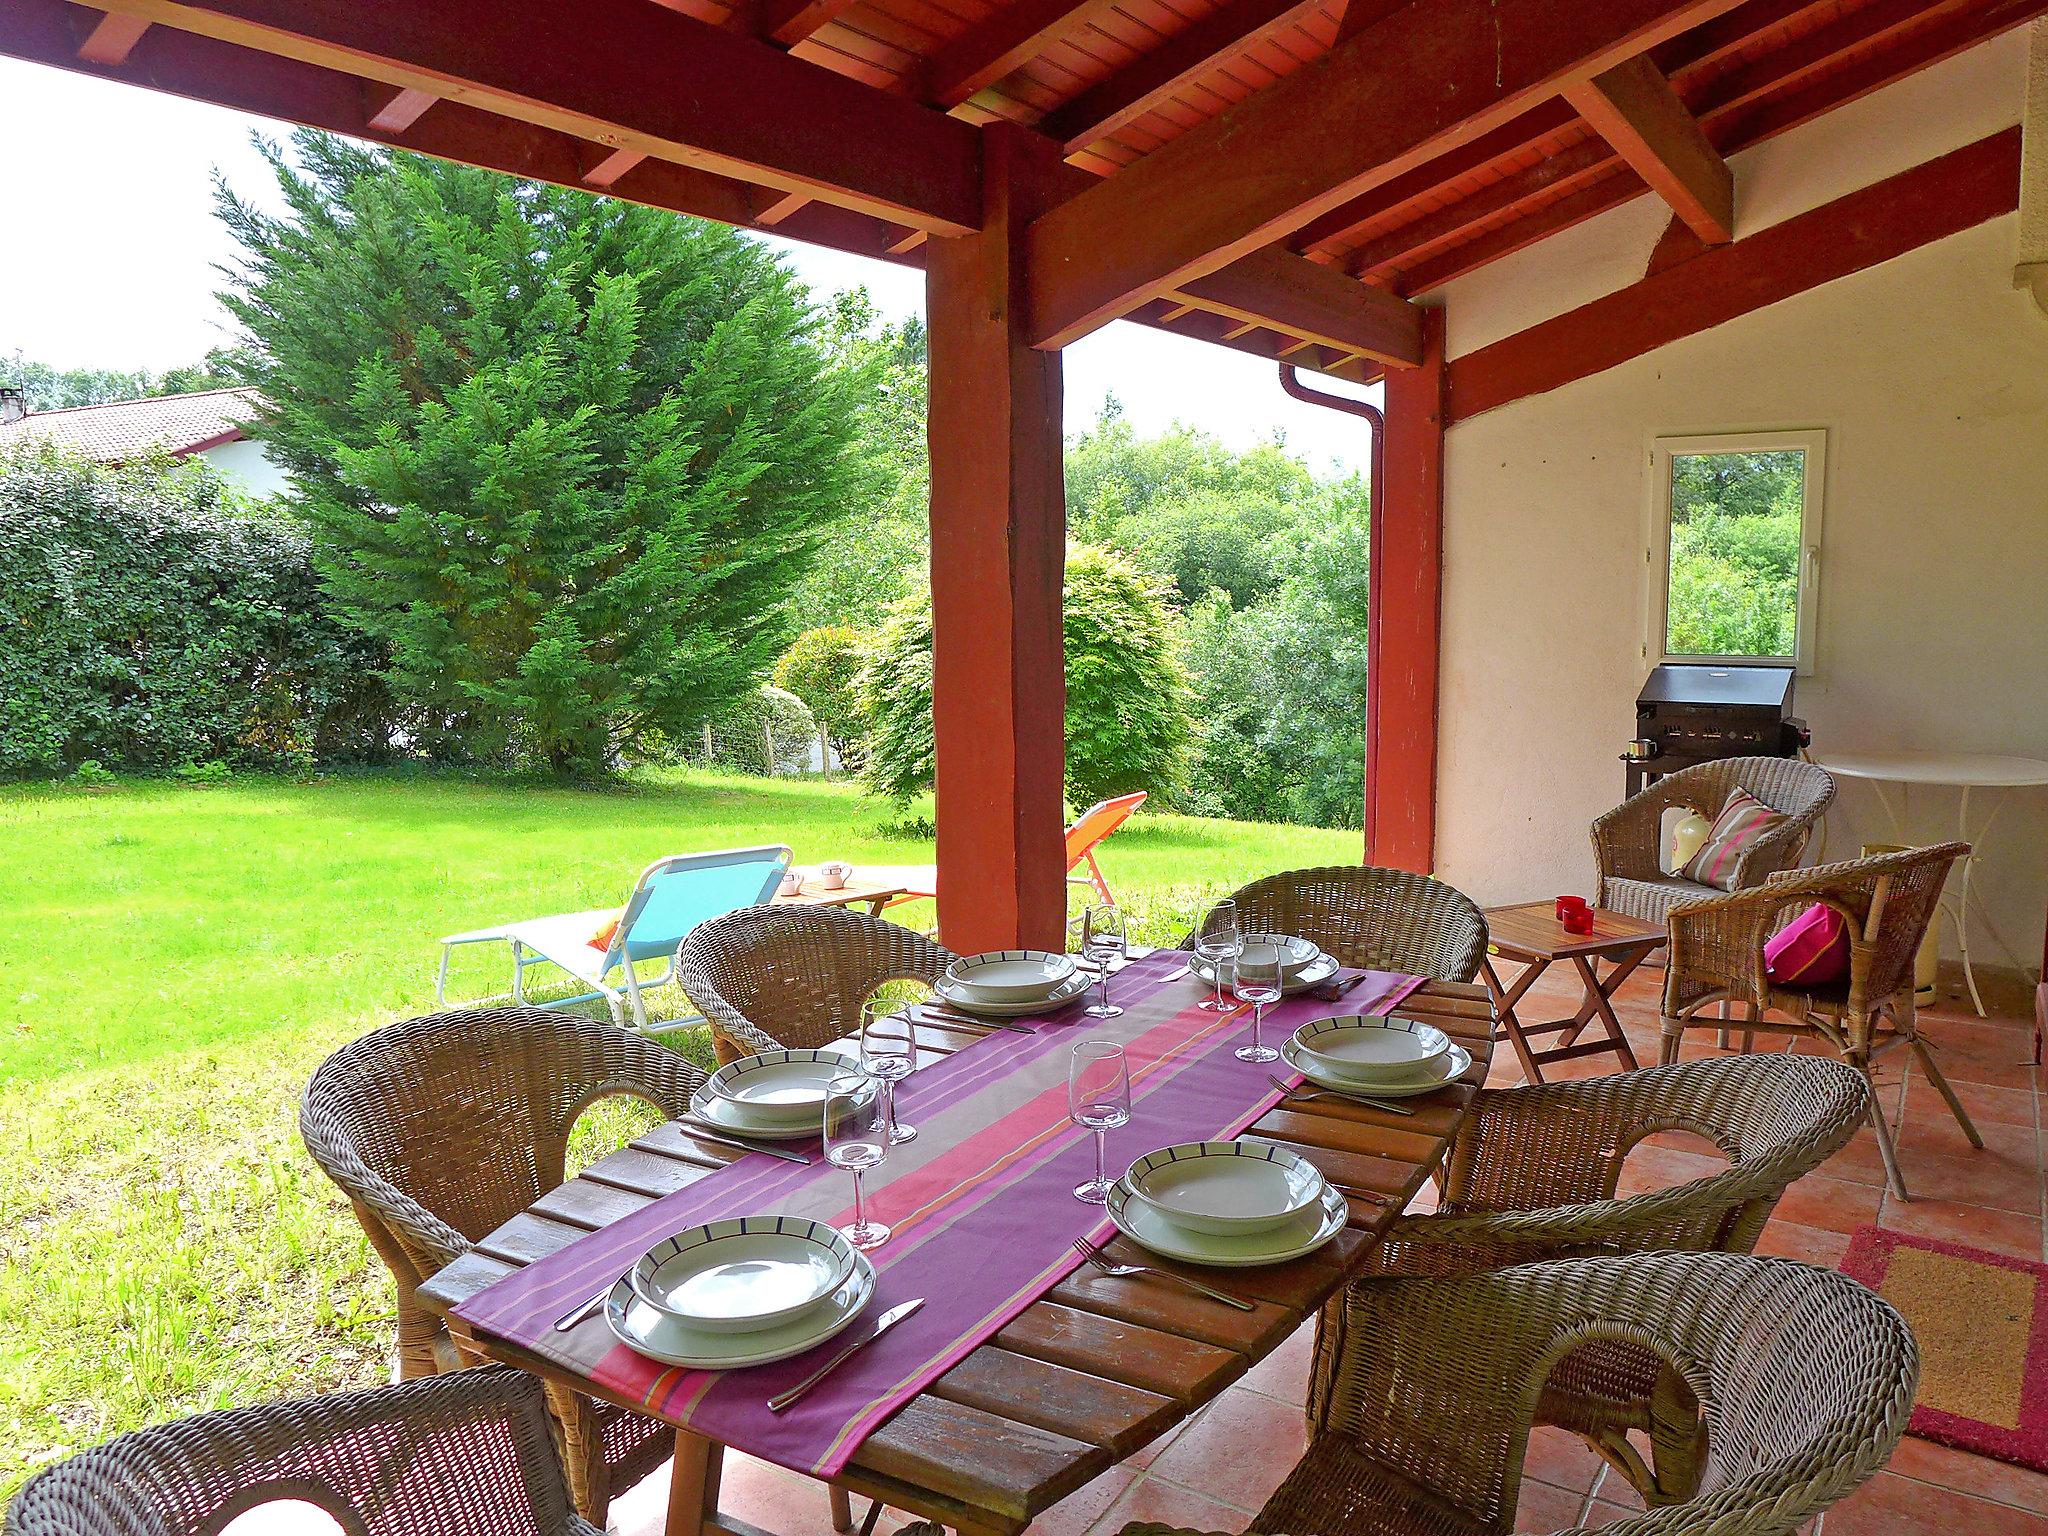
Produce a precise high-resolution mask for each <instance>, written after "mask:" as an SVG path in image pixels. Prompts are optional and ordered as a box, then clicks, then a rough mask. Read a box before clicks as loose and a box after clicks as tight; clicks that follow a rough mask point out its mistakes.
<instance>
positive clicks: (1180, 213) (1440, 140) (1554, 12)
mask: <svg viewBox="0 0 2048 1536" xmlns="http://www.w3.org/2000/svg"><path fill="white" fill-rule="evenodd" d="M1735 3H1736V0H1582V3H1580V4H1578V5H1575V6H1573V7H1571V8H1570V9H1568V10H1561V9H1560V8H1559V7H1558V6H1557V5H1555V4H1554V3H1551V0H1418V3H1415V4H1411V5H1409V6H1407V7H1405V8H1403V9H1402V10H1400V11H1397V12H1395V13H1394V14H1393V15H1392V16H1390V17H1388V18H1387V19H1386V20H1384V21H1382V22H1380V23H1379V24H1378V25H1377V26H1373V27H1368V28H1367V29H1365V30H1364V31H1362V32H1360V33H1359V34H1358V35H1357V36H1355V37H1353V38H1352V39H1351V40H1350V41H1349V42H1347V43H1345V44H1344V45H1342V46H1341V47H1339V48H1336V49H1334V50H1333V51H1331V52H1330V53H1328V54H1326V55H1324V56H1323V57H1322V58H1320V59H1318V60H1316V61H1314V62H1313V63H1311V64H1308V65H1306V66H1304V67H1303V68H1301V69H1299V70H1297V71H1295V72H1294V73H1293V74H1290V75H1288V76H1286V77H1285V78H1283V79H1281V80H1279V81H1278V82H1276V83H1275V84H1273V85H1271V86H1269V87H1267V88H1266V89H1265V90H1263V91H1260V92H1258V93H1257V94H1256V95H1254V96H1252V97H1250V98H1248V99H1247V100H1245V101H1244V102H1242V103H1240V104H1239V105H1238V106H1236V107H1233V108H1232V109H1231V110H1229V111H1228V112H1225V113H1224V114H1222V115H1221V116H1220V117H1215V118H1211V119H1210V120H1209V121H1207V122H1205V123H1203V124H1201V125H1200V126H1198V127H1196V128H1192V129H1190V130H1189V131H1188V132H1186V133H1184V134H1182V135H1180V136H1179V137H1178V138H1176V139H1173V140H1172V141H1170V142H1169V143H1168V144H1166V145H1165V146H1164V147H1163V148H1161V149H1159V150H1158V151H1156V152H1155V153H1153V154H1151V155H1149V156H1147V157H1146V158H1145V159H1143V160H1140V161H1138V162H1137V163H1136V164H1135V165H1132V166H1129V167H1127V168H1126V169H1124V170H1122V171H1120V172H1118V173H1117V174H1116V175H1115V176H1112V177H1110V178H1108V179H1107V180H1105V181H1103V182H1102V183H1101V184H1100V185H1099V186H1096V187H1092V188H1090V189H1089V190H1088V191H1086V192H1084V193H1082V194H1081V195H1080V196H1079V197H1076V198H1073V199H1072V200H1070V201H1068V202H1066V203H1063V204H1061V205H1060V206H1059V207H1057V208H1055V209H1053V210H1052V211H1051V212H1050V213H1048V214H1046V215H1045V216H1044V217H1043V218H1041V219H1039V220H1038V221H1037V222H1036V223H1035V224H1034V225H1033V226H1032V230H1031V263H1030V266H1031V273H1032V284H1033V286H1032V294H1031V308H1032V321H1031V325H1032V330H1033V333H1034V337H1035V340H1036V341H1037V343H1038V344H1039V345H1040V346H1061V345H1064V344H1066V343H1067V342H1070V341H1072V340H1074V339H1076V338H1077V337H1080V336H1083V335H1086V334H1087V333H1088V332H1089V331H1091V330H1093V329H1095V328H1096V327H1098V326H1100V325H1102V324H1103V323H1105V322H1106V321H1109V320H1112V319H1114V318H1116V316H1118V315H1120V314H1122V313H1124V312H1125V311H1126V310H1129V309H1131V308H1133V307H1134V306H1135V305H1136V304H1138V303H1139V302H1140V301H1142V300H1143V299H1146V298H1149V297H1151V296H1153V295H1154V294H1157V293H1160V292H1163V291H1165V290H1167V289H1170V288H1174V287H1178V286H1181V285H1184V284H1185V283H1186V282H1187V281H1189V280H1190V279H1191V278H1195V277H1199V276H1202V275H1203V274H1205V273H1208V272H1213V271H1214V270H1216V269H1217V268H1218V267H1221V266H1227V265H1228V264H1229V263H1230V262H1232V261H1235V260H1236V259H1237V258H1238V257H1240V256H1243V255H1246V254H1248V253H1249V252H1251V251H1253V250H1256V249H1258V248H1259V247H1260V246H1262V245H1266V244H1269V243H1271V242H1272V241H1274V240H1278V239H1280V238H1282V237H1284V236H1286V235H1288V234H1289V233H1291V232H1292V231H1294V230H1296V229H1298V228H1300V227H1301V226H1302V225H1304V224H1306V223H1308V222H1310V221H1311V220H1313V219H1314V218H1316V217H1317V216H1318V215H1320V214H1323V213H1326V212H1328V211H1330V210H1331V209H1333V208H1336V207H1338V206H1340V205H1341V204H1343V203H1344V202H1346V201H1347V200H1348V199H1350V198H1352V197H1354V196H1356V195H1357V194H1358V193H1359V192H1362V191H1364V190H1365V189H1366V188H1368V187H1371V186H1375V185H1377V184H1379V183H1380V182H1384V181H1387V180H1389V179H1391V178H1392V177H1394V176H1397V175H1399V174H1400V173H1401V172H1402V171H1404V170H1407V169H1409V168H1411V167H1412V166H1415V165H1419V164H1421V163H1422V162H1423V161H1424V160H1427V159H1429V158H1430V157H1431V156H1433V155H1435V154H1440V153H1441V152H1442V151H1443V150H1445V149H1446V148H1450V147H1452V146H1455V145H1456V144H1458V143H1460V142H1463V141H1464V140H1466V139H1469V138H1473V137H1476V136H1478V135H1479V134H1482V133H1484V132H1486V131H1487V130H1489V129H1491V128H1495V127H1498V126H1499V125H1500V124H1502V123H1505V122H1507V121H1509V120H1510V119H1512V118H1514V117H1515V116H1517V115H1519V114H1520V113H1521V112H1523V111H1525V110H1527V109H1528V108H1529V107H1530V106H1532V105H1533V104H1535V103H1536V102H1538V101H1541V100H1542V99H1544V98H1545V97H1546V96H1549V95H1551V94H1553V93H1554V92H1555V91H1556V89H1557V88H1558V86H1559V85H1560V84H1562V83H1563V82H1564V81H1565V80H1567V79H1570V78H1574V77H1577V76H1579V75H1584V74H1591V73H1597V72H1599V71H1601V70H1604V69H1608V68H1610V67H1612V66H1613V65H1615V64H1618V63H1620V62H1621V61H1622V60H1624V59H1627V58H1630V57H1632V56H1634V55H1635V54H1637V53H1640V52H1642V51H1644V50H1645V49H1647V48H1649V47H1651V46H1652V45H1654V44H1655V43H1657V42H1659V41H1661V40H1663V39H1664V38H1667V37H1671V36H1674V35H1676V34H1677V33H1678V32H1680V31H1682V30H1684V29H1685V28H1686V27H1689V26H1693V25H1696V24H1697V23H1699V22H1700V21H1702V20H1705V19H1706V18H1708V17H1710V16H1714V15H1718V14H1719V13H1720V12H1722V11H1725V10H1729V9H1732V8H1733V6H1734V4H1735Z"/></svg>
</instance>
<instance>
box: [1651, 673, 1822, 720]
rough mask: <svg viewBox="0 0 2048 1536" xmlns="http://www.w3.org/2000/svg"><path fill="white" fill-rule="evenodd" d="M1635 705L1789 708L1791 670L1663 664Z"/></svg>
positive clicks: (1790, 705) (1652, 676)
mask: <svg viewBox="0 0 2048 1536" xmlns="http://www.w3.org/2000/svg"><path fill="white" fill-rule="evenodd" d="M1636 702H1637V703H1638V704H1737V705H1746V706H1748V707H1750V708H1753V709H1776V710H1787V709H1790V708H1791V707H1792V668H1790V667H1788V666H1729V665H1726V664H1724V663H1721V662H1666V663H1664V664H1663V665H1662V666H1660V667H1657V668H1655V669H1654V670H1652V671H1651V673H1650V678H1649V681H1648V682H1646V683H1644V684H1643V691H1642V692H1641V693H1639V694H1637V695H1636Z"/></svg>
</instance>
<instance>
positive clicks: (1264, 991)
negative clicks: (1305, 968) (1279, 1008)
mask: <svg viewBox="0 0 2048 1536" xmlns="http://www.w3.org/2000/svg"><path fill="white" fill-rule="evenodd" d="M1280 974H1281V973H1280V946H1279V945H1278V944H1247V945H1245V946H1244V949H1243V952H1242V953H1240V954H1239V955H1238V957H1237V963H1236V964H1235V965H1234V966H1232V967H1231V981H1230V990H1231V991H1232V992H1233V993H1235V994H1236V995H1237V1000H1238V1001H1239V1002H1241V1003H1250V1004H1251V1005H1252V1038H1251V1043H1250V1044H1249V1045H1240V1046H1239V1047H1238V1048H1237V1051H1236V1053H1235V1054H1236V1056H1237V1059H1238V1060H1239V1061H1278V1060H1279V1059H1280V1053H1279V1052H1278V1051H1276V1050H1274V1049H1273V1047H1271V1046H1270V1045H1261V1044H1259V1020H1260V1018H1261V1016H1262V1015H1264V1013H1265V1011H1266V1004H1268V1003H1277V1002H1278V1001H1280Z"/></svg>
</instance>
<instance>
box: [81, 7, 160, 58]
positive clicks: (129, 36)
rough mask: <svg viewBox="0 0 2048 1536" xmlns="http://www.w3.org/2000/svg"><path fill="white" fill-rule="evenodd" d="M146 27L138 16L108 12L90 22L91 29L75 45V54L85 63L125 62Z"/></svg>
mask: <svg viewBox="0 0 2048 1536" xmlns="http://www.w3.org/2000/svg"><path fill="white" fill-rule="evenodd" d="M149 27H150V24H149V23H148V22H147V21H144V20H141V19H140V18H138V17H135V16H121V15H117V14H114V13H111V12H110V13H108V14H106V15H103V16H101V17H100V19H99V20H98V21H96V22H94V23H93V24H92V31H91V32H89V33H87V34H86V38H85V41H84V42H82V43H80V44H79V45H78V56H79V58H81V59H83V60H84V61H85V62H86V63H88V64H101V65H105V66H106V67H108V68H110V69H111V68H113V67H114V66H115V65H118V64H125V63H127V62H128V55H129V54H131V53H133V52H134V51H135V45H136V44H137V43H139V42H141V41H142V34H143V33H145V32H147V31H148V30H149Z"/></svg>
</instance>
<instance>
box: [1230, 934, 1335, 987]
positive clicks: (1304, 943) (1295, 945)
mask: <svg viewBox="0 0 2048 1536" xmlns="http://www.w3.org/2000/svg"><path fill="white" fill-rule="evenodd" d="M1244 941H1245V943H1247V944H1271V945H1273V946H1274V947H1275V948H1277V949H1278V950H1279V951H1280V974H1281V975H1283V976H1297V975H1299V974H1300V973H1301V972H1303V971H1305V970H1307V969H1308V968H1309V967H1310V966H1311V965H1314V964H1315V963H1316V960H1317V959H1318V958H1319V957H1320V956H1321V955H1322V953H1323V952H1322V950H1321V949H1320V948H1318V947H1317V946H1316V945H1314V944H1312V943H1310V942H1309V941H1308V940H1307V939H1303V938H1297V937H1296V936H1295V935H1294V934H1291V933H1248V934H1246V935H1245V936H1244Z"/></svg>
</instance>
